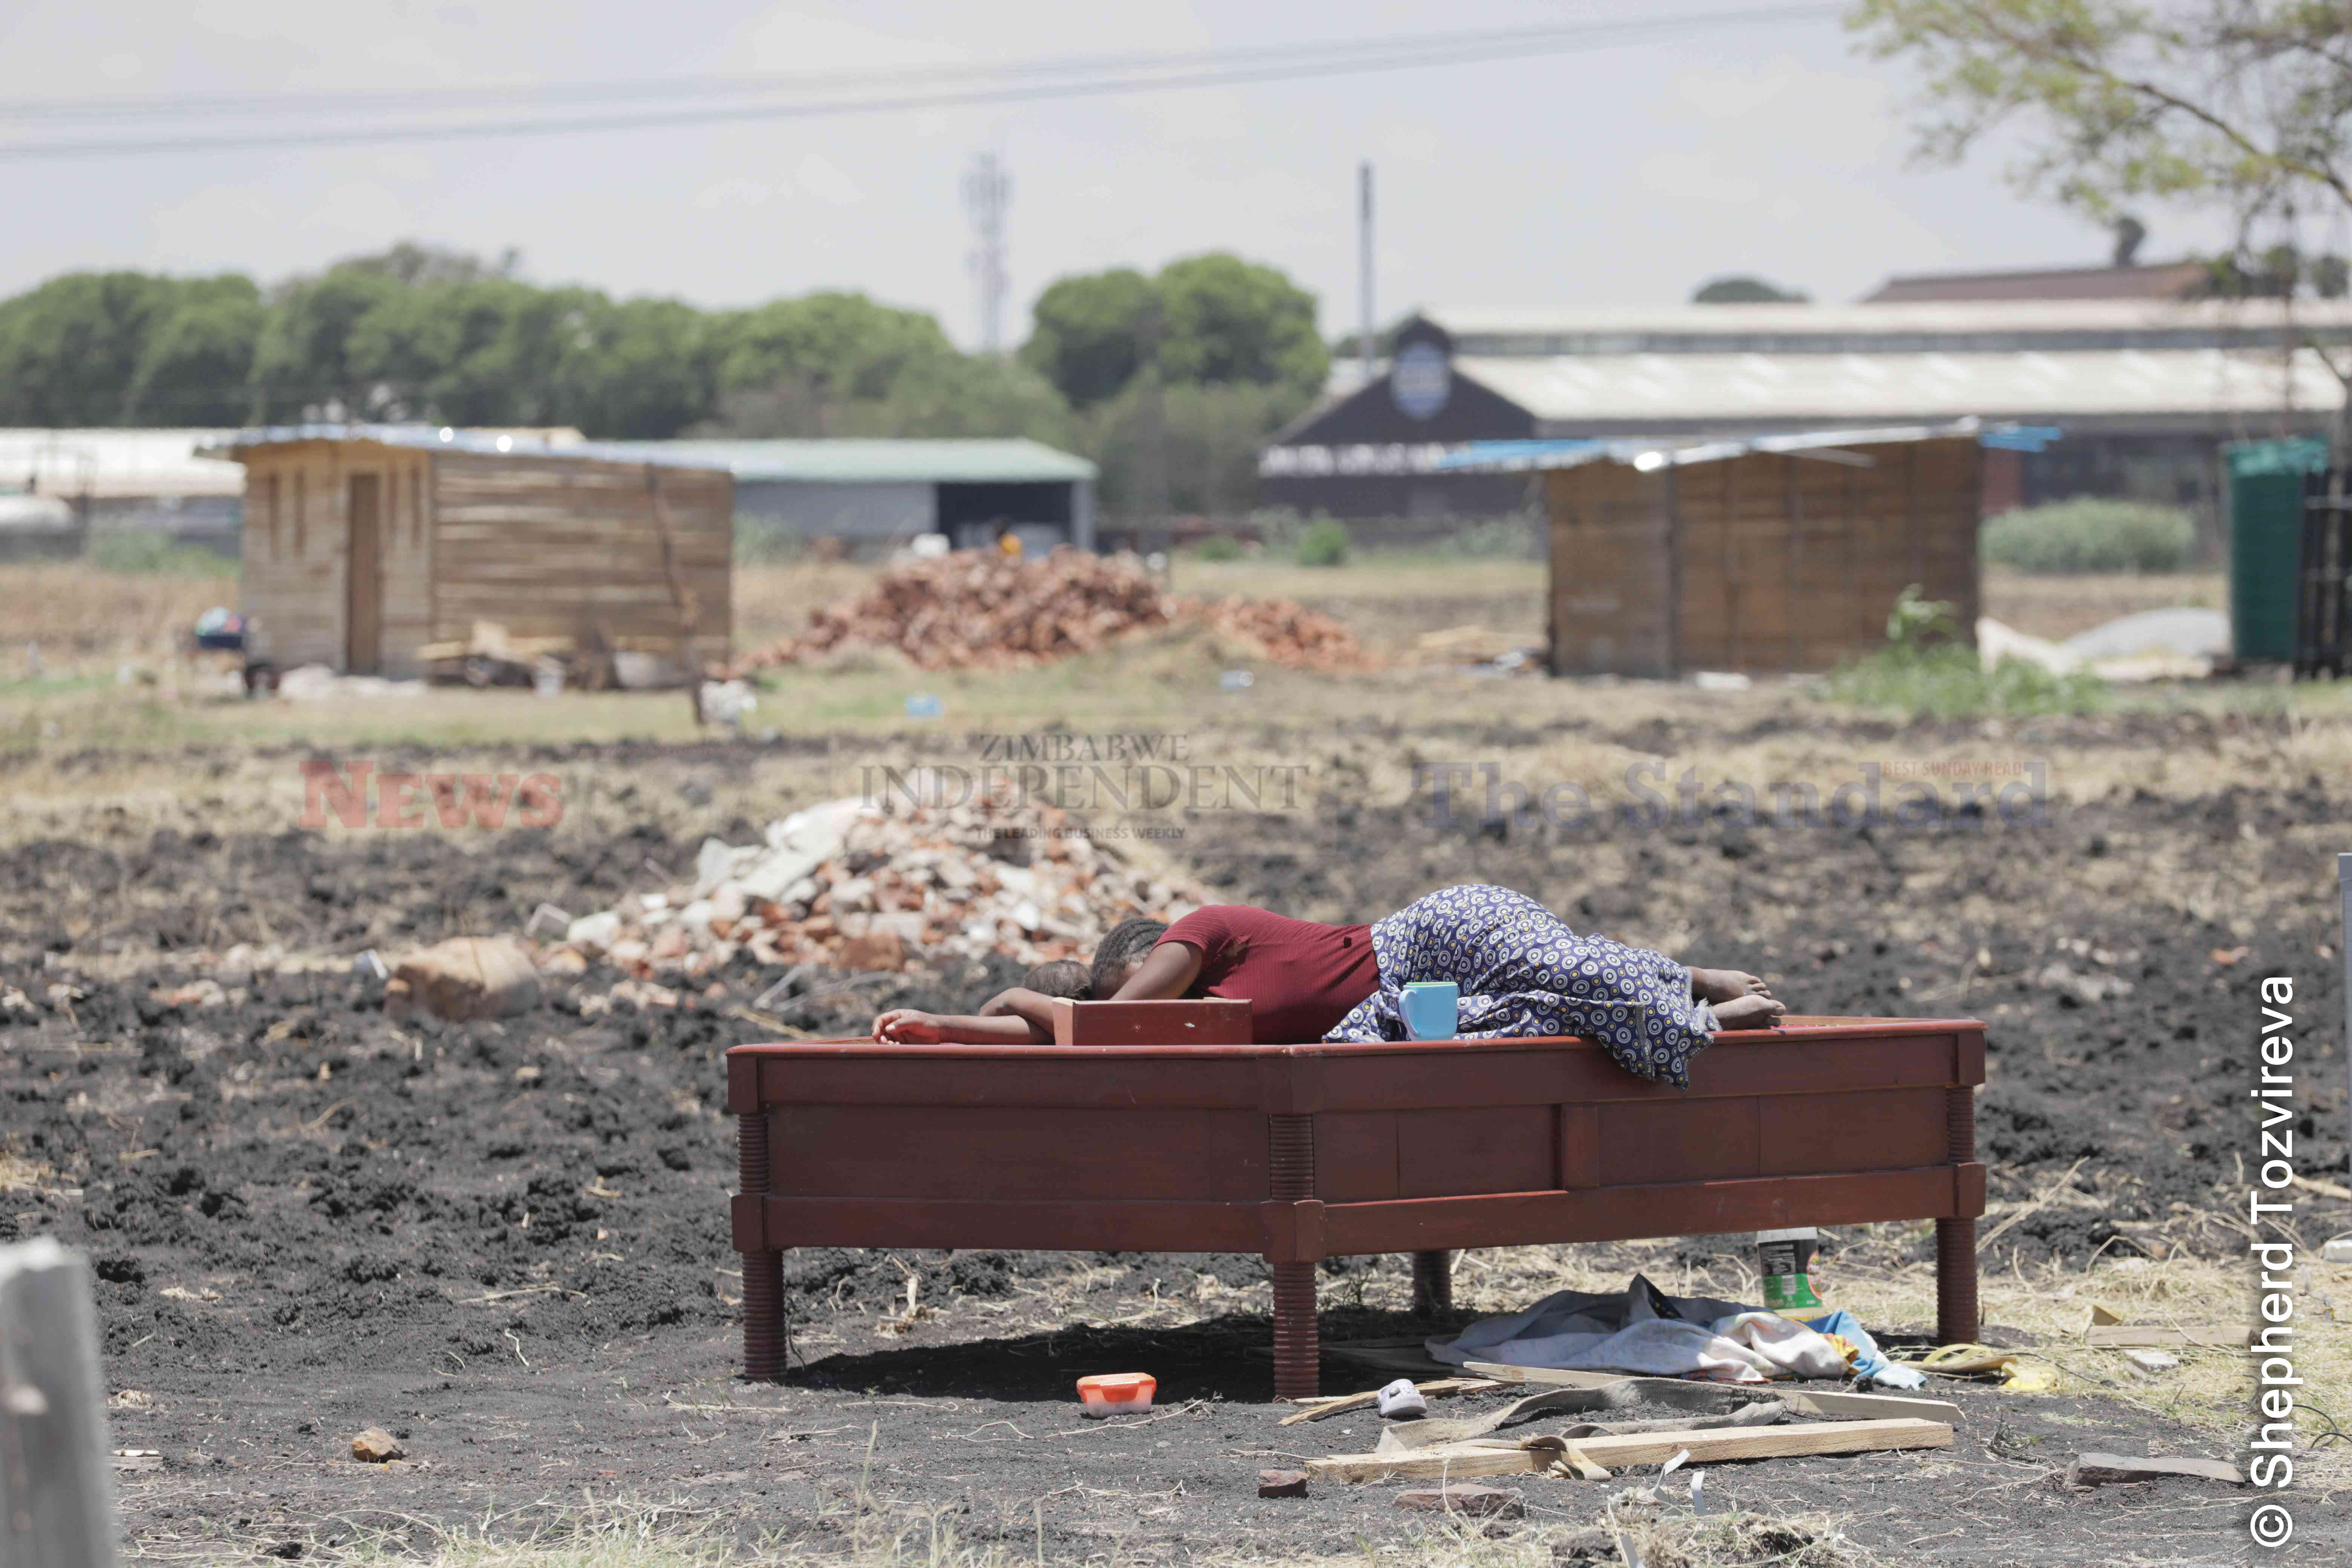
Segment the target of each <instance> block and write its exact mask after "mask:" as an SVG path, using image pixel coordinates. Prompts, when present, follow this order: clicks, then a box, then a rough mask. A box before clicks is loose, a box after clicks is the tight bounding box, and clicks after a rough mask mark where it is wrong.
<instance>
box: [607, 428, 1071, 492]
mask: <svg viewBox="0 0 2352 1568" xmlns="http://www.w3.org/2000/svg"><path fill="white" fill-rule="evenodd" d="M618 445H619V446H621V447H625V448H626V449H627V450H629V451H631V452H635V453H642V454H644V455H646V456H647V457H658V456H659V455H661V454H664V453H679V454H685V455H689V456H691V457H693V458H695V459H696V460H697V461H699V462H705V463H717V464H720V465H722V466H724V467H726V468H729V469H730V470H731V471H732V472H733V473H734V475H735V478H736V479H737V480H738V481H739V482H743V483H755V484H756V483H763V482H767V483H772V482H779V481H789V480H794V479H798V480H803V481H807V482H811V483H821V484H922V483H930V484H942V483H944V484H1031V483H1043V482H1051V481H1056V480H1060V481H1070V480H1082V479H1093V478H1094V477H1095V473H1096V469H1095V466H1094V465H1093V464H1092V463H1089V462H1087V460H1086V459H1085V458H1078V457H1073V456H1072V455H1071V454H1069V453H1067V452H1063V451H1057V450H1055V448H1054V447H1048V446H1046V445H1045V444H1044V443H1043V442H1040V441H1029V440H1019V439H1007V440H971V441H934V440H915V439H909V440H868V441H851V440H843V441H816V440H803V441H625V442H621V443H618Z"/></svg>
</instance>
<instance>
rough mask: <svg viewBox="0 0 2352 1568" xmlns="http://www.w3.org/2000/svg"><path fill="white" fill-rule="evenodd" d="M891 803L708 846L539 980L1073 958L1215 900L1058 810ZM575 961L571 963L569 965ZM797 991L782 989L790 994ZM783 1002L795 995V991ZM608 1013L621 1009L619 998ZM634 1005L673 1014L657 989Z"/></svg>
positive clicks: (922, 793) (575, 944) (568, 934)
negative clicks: (739, 962) (1136, 926)
mask: <svg viewBox="0 0 2352 1568" xmlns="http://www.w3.org/2000/svg"><path fill="white" fill-rule="evenodd" d="M928 778H929V775H919V776H918V777H915V778H911V779H910V780H909V781H908V782H909V783H910V784H915V785H916V786H917V787H916V788H915V789H913V790H911V791H909V792H898V791H896V790H894V791H893V792H891V793H890V794H889V795H888V796H887V805H883V804H868V803H866V802H865V801H862V800H859V799H856V798H849V799H844V800H836V801H831V802H828V803H826V804H825V805H817V806H812V807H810V808H809V809H808V810H806V811H801V812H795V813H793V815H792V816H787V817H785V818H783V819H782V821H779V822H773V823H771V824H769V826H768V828H767V831H766V833H765V835H764V836H763V839H762V842H761V843H758V844H751V845H741V846H738V845H730V844H727V843H724V842H722V841H720V840H719V839H716V838H711V839H706V840H705V841H704V842H703V846H702V850H701V853H700V854H699V855H698V857H697V858H696V862H695V872H694V880H693V881H692V882H691V883H689V884H687V885H684V886H681V887H676V888H671V889H665V890H663V891H660V892H650V893H642V894H638V895H636V896H635V897H633V898H631V899H629V900H626V901H625V902H624V903H623V904H621V905H620V906H619V907H618V908H615V909H610V910H601V911H599V912H597V913H595V914H591V915H583V916H582V917H581V918H579V919H578V920H575V921H572V922H571V925H570V927H569V928H568V929H567V930H566V931H565V932H564V937H563V941H562V943H561V944H559V945H558V946H556V947H555V948H553V949H551V950H550V951H547V952H542V953H541V955H540V967H541V971H542V972H546V971H549V970H551V969H556V970H560V969H562V967H564V966H565V965H566V964H567V963H568V964H570V965H572V966H575V971H576V968H584V967H585V965H586V964H587V963H606V964H609V965H611V966H612V967H614V968H616V969H619V970H622V971H624V972H625V973H628V974H630V975H633V976H635V978H636V979H638V980H640V981H647V982H650V981H653V980H655V979H656V978H658V979H660V980H662V981H664V982H667V983H668V984H677V983H678V982H680V981H681V980H684V981H698V980H700V979H702V978H703V977H704V976H705V975H707V974H709V973H711V972H712V971H713V970H716V969H719V968H721V967H723V966H724V965H726V964H727V963H730V962H731V961H732V960H733V959H734V958H735V957H736V956H737V955H738V954H739V953H749V954H750V955H751V958H752V959H753V961H754V962H756V963H760V964H761V965H763V966H770V965H772V966H782V965H787V964H821V965H825V966H829V967H832V968H835V969H846V970H857V971H864V972H877V973H887V972H895V971H902V970H905V969H908V968H909V967H911V966H914V965H916V964H918V963H924V962H929V961H932V960H936V959H940V958H980V957H984V956H985V955H987V954H989V953H992V952H997V953H1003V954H1004V955H1006V956H1007V957H1010V958H1013V959H1014V960H1016V961H1018V962H1020V963H1024V964H1030V963H1046V962H1049V961H1051V960H1054V959H1058V958H1076V957H1081V956H1083V955H1084V954H1086V953H1087V952H1091V951H1092V950H1093V946H1094V943H1095V941H1096V940H1097V938H1098V937H1100V936H1101V934H1102V933H1103V932H1104V931H1107V930H1108V929H1109V928H1110V927H1111V926H1113V925H1116V924H1118V921H1121V920H1124V919H1126V918H1127V917H1129V915H1136V914H1146V915H1150V916H1153V917H1155V918H1158V919H1163V920H1173V919H1174V918H1175V917H1176V916H1177V915H1178V914H1181V913H1183V912H1185V911H1186V910H1191V909H1192V908H1194V907H1196V906H1198V905H1199V904H1202V903H1203V902H1206V901H1207V898H1206V895H1205V894H1204V893H1202V891H1201V890H1200V889H1197V888H1194V887H1192V885H1191V884H1189V883H1183V884H1179V883H1175V882H1171V881H1169V880H1164V879H1158V878H1155V877H1154V876H1152V875H1151V874H1150V872H1149V871H1147V870H1145V869H1142V868H1138V867H1137V866H1135V865H1134V864H1132V863H1131V862H1129V860H1128V859H1127V858H1125V857H1124V856H1123V855H1121V854H1120V853H1119V852H1118V850H1117V849H1114V848H1112V847H1108V846H1106V845H1104V844H1101V843H1098V842H1097V841H1096V840H1095V839H1094V838H1092V837H1088V836H1087V833H1086V832H1085V830H1084V829H1083V827H1081V826H1079V825H1078V824H1077V823H1076V821H1075V820H1074V819H1072V818H1071V817H1070V816H1068V815H1067V814H1066V813H1065V812H1063V811H1061V810H1059V809H1058V808H1056V807H1053V806H1044V805H1033V804H1029V803H1026V802H1018V803H1014V802H1004V801H1001V800H998V799H996V798H993V797H984V798H980V799H975V800H972V801H970V802H966V803H961V804H948V805H919V804H911V803H910V801H909V799H908V795H909V794H911V795H913V796H914V798H915V799H916V800H925V799H931V798H940V799H944V798H945V796H944V795H936V794H935V792H931V791H929V790H926V789H924V788H922V787H920V786H921V784H923V782H924V780H926V779H928ZM567 955H569V956H568V957H567ZM790 979H791V977H790V976H787V982H789V981H790ZM787 988H789V984H787ZM620 999H622V998H621V997H620V994H619V992H618V991H617V990H616V991H615V992H614V1000H620ZM629 999H631V1000H636V1001H639V1003H640V1005H656V1006H668V1005H675V1002H676V996H675V993H673V992H670V991H668V990H667V988H666V986H664V985H652V984H648V985H646V986H644V987H642V988H641V990H640V991H639V992H638V993H637V994H635V995H634V996H633V997H631V998H629Z"/></svg>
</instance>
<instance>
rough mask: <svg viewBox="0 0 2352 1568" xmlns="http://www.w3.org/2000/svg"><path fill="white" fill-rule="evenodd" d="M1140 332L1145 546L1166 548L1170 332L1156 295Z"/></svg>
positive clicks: (1139, 494) (1140, 486)
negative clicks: (1166, 352) (1164, 364)
mask: <svg viewBox="0 0 2352 1568" xmlns="http://www.w3.org/2000/svg"><path fill="white" fill-rule="evenodd" d="M1136 335H1137V337H1138V338H1139V340H1140V341H1141V347H1142V350H1143V353H1142V355H1141V359H1142V362H1143V363H1142V365H1141V367H1140V368H1139V370H1138V371H1137V373H1136V374H1137V376H1138V378H1139V381H1140V383H1141V386H1142V393H1141V395H1140V396H1139V397H1138V398H1137V400H1136V409H1135V412H1136V423H1137V424H1138V425H1139V426H1141V429H1140V430H1139V432H1138V434H1139V436H1140V437H1141V439H1140V440H1139V441H1138V442H1137V443H1136V457H1137V458H1138V459H1139V461H1138V464H1137V466H1138V467H1139V468H1140V469H1141V470H1142V471H1141V473H1139V475H1138V476H1137V484H1136V487H1135V489H1136V499H1137V500H1139V501H1140V502H1141V510H1142V513H1143V516H1142V520H1141V521H1142V523H1143V528H1142V532H1143V536H1144V548H1145V549H1146V550H1147V551H1150V550H1164V549H1166V548H1167V547H1168V537H1167V535H1168V527H1169V503H1168V402H1167V384H1166V383H1165V382H1164V381H1163V380H1162V379H1161V376H1160V342H1161V341H1162V340H1163V339H1164V338H1166V337H1167V335H1168V321H1167V318H1166V317H1165V316H1164V315H1162V314H1161V313H1160V300H1159V299H1158V297H1157V296H1156V295H1155V296H1154V298H1153V299H1152V301H1151V303H1150V306H1149V307H1147V308H1146V310H1144V313H1143V319H1142V320H1141V321H1139V322H1138V323H1137V324H1136Z"/></svg>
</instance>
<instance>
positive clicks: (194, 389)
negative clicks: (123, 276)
mask: <svg viewBox="0 0 2352 1568" xmlns="http://www.w3.org/2000/svg"><path fill="white" fill-rule="evenodd" d="M177 295H178V298H177V299H176V300H175V301H174V303H173V305H172V306H171V307H170V309H169V310H168V312H167V313H166V314H164V315H163V318H162V320H161V321H159V322H158V323H157V324H156V325H155V327H154V328H153V329H152V331H149V332H148V333H147V334H146V341H145V342H144V343H143V344H142V346H141V349H140V352H139V361H138V363H137V365H136V367H135V368H134V369H133V370H132V372H131V381H130V384H129V385H128V387H127V388H126V389H125V390H124V392H123V394H122V397H121V419H122V421H123V423H125V424H127V425H234V424H236V423H237V422H238V421H239V420H241V419H243V418H244V417H245V405H246V396H247V395H246V382H247V378H248V377H250V376H251V374H253V353H254V348H255V345H256V344H257V343H258V342H260V339H261V331H262V326H263V323H264V322H265V321H266V320H267V317H268V312H267V311H266V310H264V308H263V306H262V302H261V290H260V289H258V288H257V287H256V286H255V284H254V281H253V279H250V278H240V277H236V276H234V275H228V276H223V277H219V278H206V279H191V280H189V281H187V282H185V283H184V284H182V285H181V286H180V287H179V289H178V290H177Z"/></svg>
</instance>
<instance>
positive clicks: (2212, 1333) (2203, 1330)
mask: <svg viewBox="0 0 2352 1568" xmlns="http://www.w3.org/2000/svg"><path fill="white" fill-rule="evenodd" d="M2247 1337H2248V1336H2247V1331H2245V1330H2244V1329H2233V1328H2231V1327H2229V1326H2228V1325H2226V1324H2221V1323H2201V1324H2200V1323H2192V1324H2189V1326H2188V1327H2186V1328H2179V1329H2168V1328H2157V1327H2151V1326H2147V1325H2120V1326H2114V1327H2109V1326H2104V1325H2103V1326H2100V1327H2097V1328H2094V1329H2092V1330H2091V1331H2090V1343H2091V1344H2092V1345H2094V1346H2096V1347H2101V1348H2105V1349H2109V1350H2124V1349H2126V1348H2144V1347H2147V1346H2150V1345H2218V1346H2221V1348H2223V1349H2226V1350H2238V1349H2242V1348H2243V1347H2244V1345H2245V1343H2246V1340H2247Z"/></svg>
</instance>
